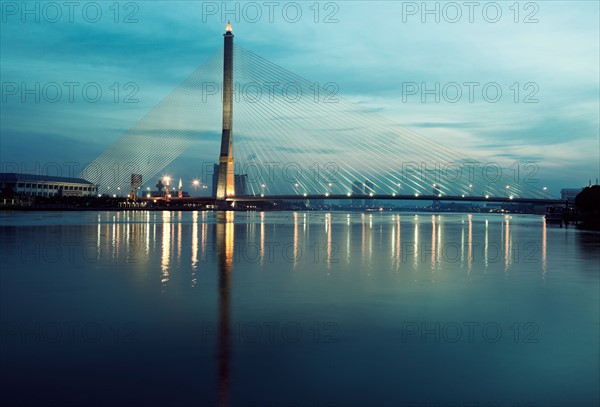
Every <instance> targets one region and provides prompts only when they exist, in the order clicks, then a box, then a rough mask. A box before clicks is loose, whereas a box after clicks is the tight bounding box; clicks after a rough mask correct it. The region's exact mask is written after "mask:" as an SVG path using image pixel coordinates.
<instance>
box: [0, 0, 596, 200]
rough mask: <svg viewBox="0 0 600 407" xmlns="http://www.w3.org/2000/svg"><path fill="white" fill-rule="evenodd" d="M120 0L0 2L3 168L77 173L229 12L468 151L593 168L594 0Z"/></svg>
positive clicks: (563, 178)
mask: <svg viewBox="0 0 600 407" xmlns="http://www.w3.org/2000/svg"><path fill="white" fill-rule="evenodd" d="M114 4H115V3H114V2H112V1H110V2H75V3H74V4H73V5H72V6H67V5H65V4H64V3H63V2H28V3H22V2H12V1H2V3H1V12H2V20H1V26H0V30H1V31H0V34H1V35H0V73H1V81H2V100H1V105H0V107H1V124H0V147H1V148H0V160H1V161H2V171H11V172H13V171H23V172H31V171H43V169H44V168H50V167H52V168H53V170H52V171H53V172H56V170H55V168H56V167H60V168H61V169H62V171H63V175H68V172H69V168H76V169H77V170H76V172H78V171H79V170H81V169H82V168H83V167H84V166H85V165H86V164H87V163H89V162H90V161H92V160H94V159H95V158H96V157H98V156H99V155H100V154H101V153H102V152H103V151H105V150H106V149H107V148H108V147H109V146H110V145H112V144H113V143H114V142H115V141H116V140H118V139H119V137H121V136H122V135H123V134H124V133H125V132H126V131H127V130H128V129H130V128H131V127H132V126H134V125H135V124H136V123H137V122H138V121H139V120H140V119H141V118H142V117H144V115H145V114H146V113H148V112H149V111H150V110H151V109H152V108H153V107H155V106H156V105H157V104H158V103H160V101H161V100H163V99H164V98H165V97H166V96H167V95H169V93H170V92H171V91H172V90H173V89H175V88H176V87H177V86H178V85H179V84H180V83H181V82H182V81H184V80H185V78H186V77H188V76H189V75H190V74H191V73H192V72H193V71H194V70H195V69H196V68H197V67H198V66H200V65H201V64H202V63H203V62H204V61H206V59H207V58H209V57H210V56H211V55H214V54H215V52H218V50H219V49H220V48H221V47H222V33H223V32H224V26H225V23H226V21H227V20H228V19H229V20H231V21H232V25H233V31H234V34H235V36H236V37H235V41H236V43H237V44H239V45H240V46H242V47H243V48H245V49H247V50H251V51H252V52H254V53H256V54H258V55H260V56H262V57H264V58H266V59H268V60H270V61H272V62H274V63H276V64H277V65H279V66H281V67H284V68H286V69H288V70H290V71H292V72H294V73H296V74H298V75H300V76H302V77H304V78H308V79H310V80H311V81H314V82H318V83H320V84H323V83H327V82H334V83H335V84H336V86H337V89H338V90H337V92H338V94H339V95H340V96H342V97H344V98H345V99H348V100H350V101H352V102H355V103H358V104H360V105H362V106H364V107H365V108H367V109H370V110H372V111H375V112H377V113H379V114H381V115H383V116H385V117H387V118H389V119H391V120H393V121H395V122H397V123H399V124H401V125H402V126H405V127H408V128H410V129H412V130H415V131H417V132H418V133H420V134H422V135H424V136H426V137H429V138H431V139H434V140H436V141H438V142H440V143H443V144H446V145H448V146H450V147H452V148H453V149H455V150H458V151H461V152H463V153H464V154H466V155H468V156H470V157H474V158H476V159H479V160H482V161H503V162H505V163H514V162H517V163H519V165H521V166H522V165H525V164H526V163H528V162H531V161H533V162H536V163H537V165H538V166H539V169H540V173H539V176H538V177H539V178H540V179H542V182H543V183H544V184H546V185H548V186H549V188H550V189H551V190H553V191H555V192H556V193H558V190H559V189H560V188H562V187H576V186H582V185H585V184H587V182H588V179H592V180H594V179H595V178H596V177H598V176H599V175H598V173H599V160H600V159H599V155H600V142H599V140H600V133H599V126H600V124H599V110H600V106H599V92H600V85H599V76H600V72H599V56H600V50H599V35H600V33H599V23H598V21H599V17H600V14H599V3H598V2H597V1H568V2H567V1H564V2H562V1H537V2H514V1H508V2H503V1H499V2H478V4H477V5H474V6H470V5H469V3H467V4H465V3H464V2H426V3H423V2H394V1H386V2H373V1H369V2H366V1H338V2H326V1H324V2H314V1H309V2H285V1H283V2H272V3H269V2H227V4H226V6H224V3H222V2H196V1H182V2H161V1H143V2H120V3H118V7H115V5H114ZM424 8H426V10H425V9H424ZM436 89H439V90H436ZM484 89H485V91H484ZM98 91H101V95H98V93H97V92H98ZM426 91H427V92H426ZM498 92H501V94H500V93H498ZM126 102H129V103H126ZM219 125H220V118H217V127H218V126H219ZM234 128H235V127H234ZM213 144H214V149H213V150H211V149H210V146H208V147H207V148H202V149H201V151H198V150H197V149H196V150H193V149H192V150H191V151H192V152H188V153H184V155H183V156H182V157H181V158H180V159H179V160H178V161H177V162H174V163H173V165H174V166H175V167H174V168H176V171H179V172H180V173H185V172H192V171H195V170H190V169H189V168H190V165H193V163H194V162H197V161H206V162H210V161H215V160H216V158H217V156H218V151H219V140H218V138H217V139H215V140H214V141H213ZM194 176H196V174H195V175H194Z"/></svg>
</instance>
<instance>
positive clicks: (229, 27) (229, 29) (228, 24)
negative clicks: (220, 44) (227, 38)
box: [225, 20, 231, 33]
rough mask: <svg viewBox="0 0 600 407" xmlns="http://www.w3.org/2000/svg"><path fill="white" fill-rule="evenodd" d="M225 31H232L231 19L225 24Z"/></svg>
mask: <svg viewBox="0 0 600 407" xmlns="http://www.w3.org/2000/svg"><path fill="white" fill-rule="evenodd" d="M225 32H226V33H230V32H231V21H229V20H227V25H226V26H225Z"/></svg>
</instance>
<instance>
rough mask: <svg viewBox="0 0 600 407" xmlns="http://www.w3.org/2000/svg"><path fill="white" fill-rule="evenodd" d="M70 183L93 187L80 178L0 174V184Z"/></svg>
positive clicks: (11, 173)
mask: <svg viewBox="0 0 600 407" xmlns="http://www.w3.org/2000/svg"><path fill="white" fill-rule="evenodd" d="M24 181H25V182H27V181H29V182H71V183H75V184H87V185H94V184H93V183H92V182H89V181H86V180H84V179H82V178H72V177H55V176H52V175H37V174H23V173H19V172H0V182H24Z"/></svg>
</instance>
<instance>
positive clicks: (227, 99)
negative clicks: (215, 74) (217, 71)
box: [215, 21, 235, 206]
mask: <svg viewBox="0 0 600 407" xmlns="http://www.w3.org/2000/svg"><path fill="white" fill-rule="evenodd" d="M223 37H224V49H223V133H222V134H221V154H220V156H219V174H218V178H217V192H216V193H217V196H216V197H215V198H216V199H217V201H218V202H220V203H221V204H222V206H225V205H224V203H225V199H226V198H229V197H234V196H235V177H234V161H233V33H232V32H231V23H230V22H229V21H228V22H227V26H226V28H225V34H223Z"/></svg>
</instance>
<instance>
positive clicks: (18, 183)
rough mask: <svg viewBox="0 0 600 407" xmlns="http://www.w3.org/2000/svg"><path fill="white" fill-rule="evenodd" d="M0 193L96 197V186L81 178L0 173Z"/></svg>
mask: <svg viewBox="0 0 600 407" xmlns="http://www.w3.org/2000/svg"><path fill="white" fill-rule="evenodd" d="M0 190H1V191H2V193H5V192H6V191H12V194H14V195H26V196H43V197H53V196H97V195H98V186H97V185H94V184H92V183H91V182H89V181H86V180H84V179H81V178H69V177H55V176H49V175H36V174H22V173H15V172H3V173H0Z"/></svg>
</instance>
